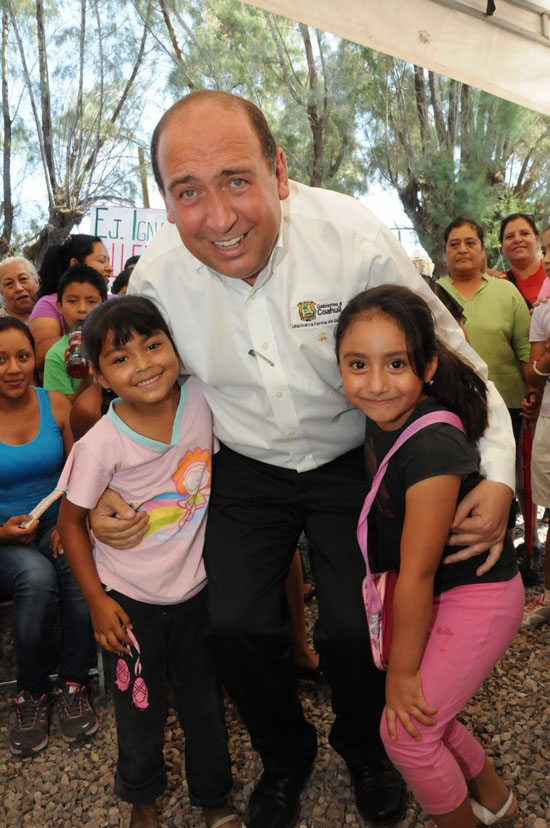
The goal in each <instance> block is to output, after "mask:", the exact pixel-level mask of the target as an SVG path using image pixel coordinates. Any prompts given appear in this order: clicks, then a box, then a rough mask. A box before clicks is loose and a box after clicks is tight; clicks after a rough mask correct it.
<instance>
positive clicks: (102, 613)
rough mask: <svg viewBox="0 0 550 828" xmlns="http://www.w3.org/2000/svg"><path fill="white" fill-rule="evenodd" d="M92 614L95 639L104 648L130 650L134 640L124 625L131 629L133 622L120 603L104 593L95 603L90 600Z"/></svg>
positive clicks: (115, 650) (115, 651) (111, 651)
mask: <svg viewBox="0 0 550 828" xmlns="http://www.w3.org/2000/svg"><path fill="white" fill-rule="evenodd" d="M90 614H91V616H92V626H93V628H94V636H95V640H96V641H97V643H98V644H100V645H101V646H102V647H103V649H104V650H107V651H108V652H109V653H120V652H125V653H129V652H130V645H131V643H132V641H131V639H130V638H129V637H128V635H127V634H126V631H125V629H124V627H128V629H131V628H132V622H131V621H130V616H129V615H127V614H126V613H125V612H124V610H123V609H122V607H121V606H120V604H117V602H116V601H115V600H113V598H110V597H109V596H108V595H106V594H103V595H102V597H101V598H99V599H97V600H96V601H94V602H93V603H91V602H90Z"/></svg>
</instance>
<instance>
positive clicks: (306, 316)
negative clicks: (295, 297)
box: [298, 302, 317, 322]
mask: <svg viewBox="0 0 550 828" xmlns="http://www.w3.org/2000/svg"><path fill="white" fill-rule="evenodd" d="M298 313H299V314H300V319H301V320H302V322H313V320H314V319H315V317H316V316H317V310H316V307H315V302H298Z"/></svg>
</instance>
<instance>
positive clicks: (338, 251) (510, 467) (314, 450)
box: [128, 182, 515, 489]
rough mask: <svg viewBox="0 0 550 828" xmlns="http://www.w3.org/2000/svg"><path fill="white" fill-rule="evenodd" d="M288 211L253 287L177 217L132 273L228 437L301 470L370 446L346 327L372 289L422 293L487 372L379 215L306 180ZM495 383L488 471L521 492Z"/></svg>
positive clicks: (134, 285)
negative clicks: (219, 263)
mask: <svg viewBox="0 0 550 828" xmlns="http://www.w3.org/2000/svg"><path fill="white" fill-rule="evenodd" d="M281 208H282V216H281V229H280V232H279V236H278V238H277V241H276V243H275V246H274V249H273V251H272V254H271V257H270V259H269V261H268V263H267V265H266V266H265V268H264V269H263V270H262V271H261V273H260V274H259V275H258V278H257V279H256V283H255V284H254V285H253V286H250V285H249V284H247V283H246V282H245V281H243V280H241V279H237V278H232V277H228V276H223V275H221V274H219V273H217V272H215V271H213V270H211V269H210V268H208V267H207V266H206V265H204V264H202V262H200V261H199V260H198V259H196V258H195V257H194V256H193V255H192V254H191V253H189V251H188V250H187V248H185V247H184V245H183V244H182V242H181V239H180V237H179V234H178V231H177V230H176V228H175V226H174V225H172V224H165V225H164V226H163V227H162V228H161V229H160V230H159V232H158V233H157V235H156V236H155V237H154V239H153V240H152V241H151V243H150V245H149V246H148V248H147V250H146V251H145V253H144V254H143V255H142V256H141V258H140V260H139V262H138V264H137V266H136V268H135V269H134V271H133V273H132V277H131V279H130V284H129V289H128V292H129V293H139V294H141V295H143V296H147V297H148V298H150V299H152V300H153V301H154V302H155V303H156V304H157V305H158V307H159V308H160V310H161V311H162V313H163V315H164V316H165V318H166V319H167V320H168V323H169V325H170V328H171V330H172V332H173V335H174V339H175V342H176V344H177V347H178V350H179V353H180V356H181V358H182V360H183V362H184V364H185V368H186V370H187V371H188V372H190V373H193V374H195V375H196V376H197V377H198V378H199V379H200V381H201V384H202V389H203V392H204V395H205V397H206V399H207V400H208V403H209V404H210V407H211V409H212V413H213V415H214V431H215V433H216V436H217V437H218V438H219V440H221V441H222V442H223V443H225V444H226V445H227V446H229V448H231V449H233V450H234V451H237V452H239V453H240V454H244V455H246V456H247V457H252V458H255V459H257V460H261V461H262V462H264V463H270V464H272V465H275V466H281V467H284V468H288V469H295V470H297V471H299V472H302V471H307V470H309V469H312V468H316V467H319V466H322V465H323V464H325V463H327V462H329V461H330V460H333V459H334V458H336V457H338V456H340V455H342V454H344V453H345V452H347V451H349V450H350V449H353V448H356V447H357V446H359V445H361V443H362V442H363V438H364V429H365V422H364V414H362V412H360V411H357V410H355V409H353V408H352V407H351V406H350V404H349V403H348V402H347V400H346V398H345V397H344V394H343V392H342V382H341V379H340V374H339V371H338V366H337V363H336V357H335V353H334V329H335V326H336V323H337V321H338V317H339V314H340V311H341V309H342V308H343V307H344V306H345V305H346V303H347V302H348V301H349V300H350V299H351V298H352V297H353V296H355V295H356V294H357V293H359V292H360V291H361V290H363V289H365V288H367V287H375V286H377V285H382V284H400V285H405V286H407V287H409V288H411V289H413V290H414V291H416V292H417V293H419V294H421V295H422V296H423V297H424V299H425V300H426V301H427V302H428V304H429V305H430V307H431V308H432V310H433V312H434V314H435V316H436V318H437V326H438V334H439V336H440V337H441V338H442V339H443V340H444V341H445V342H447V344H449V345H450V346H451V347H452V348H453V349H454V350H457V351H460V352H461V353H462V354H463V355H464V356H465V357H466V358H467V359H468V360H469V361H470V362H471V363H473V364H474V365H475V366H476V368H477V369H478V370H479V372H480V373H481V374H483V376H484V377H485V378H486V377H487V369H486V366H485V364H484V363H483V362H482V361H481V360H480V359H479V357H478V356H477V355H476V354H475V353H474V351H473V350H472V349H471V348H470V347H469V345H468V344H467V343H466V341H465V339H464V337H463V335H462V333H461V331H460V328H459V327H458V326H457V325H456V323H455V322H454V320H453V319H452V317H451V315H450V314H449V313H448V312H447V311H446V310H445V308H444V307H443V305H442V304H441V303H440V302H439V301H438V300H437V299H436V297H435V296H434V294H433V293H432V292H431V290H430V289H429V287H428V286H427V285H426V284H425V283H424V281H423V280H422V278H421V276H419V274H418V273H417V272H416V270H415V268H414V267H413V265H412V264H411V263H410V261H409V259H408V258H407V255H406V253H405V251H404V250H403V248H402V247H401V245H400V244H399V243H398V241H397V240H396V239H395V238H394V236H393V235H392V233H391V232H390V231H389V230H388V229H387V228H386V227H385V226H384V225H383V224H382V222H381V221H379V220H378V219H377V218H376V217H375V216H374V215H373V214H372V213H371V212H370V210H368V209H367V208H366V207H364V206H362V205H361V204H359V203H358V202H357V201H355V200H354V199H352V198H350V197H349V196H345V195H342V194H340V193H335V192H331V191H329V190H322V189H316V188H311V187H306V186H304V185H302V184H297V183H295V182H291V191H290V196H289V197H288V198H287V199H285V200H284V201H282V202H281ZM489 388H490V392H489V411H490V424H489V427H488V428H487V430H486V433H485V435H484V437H483V438H482V440H481V441H480V450H481V458H482V468H483V472H484V473H485V474H486V476H487V477H488V478H489V479H491V480H497V481H500V482H503V483H506V484H507V485H508V486H510V487H511V488H512V489H513V488H514V485H515V482H514V481H515V469H514V466H515V448H514V439H513V435H512V430H511V425H510V420H509V416H508V412H507V410H506V407H505V405H504V403H503V402H502V399H501V398H500V396H499V394H498V392H497V391H496V390H495V389H494V387H493V386H492V384H491V383H489Z"/></svg>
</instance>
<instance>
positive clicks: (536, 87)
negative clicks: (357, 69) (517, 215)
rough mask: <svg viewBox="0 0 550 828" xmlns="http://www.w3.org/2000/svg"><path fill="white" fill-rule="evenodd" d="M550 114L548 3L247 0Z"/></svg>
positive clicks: (511, 0) (538, 0)
mask: <svg viewBox="0 0 550 828" xmlns="http://www.w3.org/2000/svg"><path fill="white" fill-rule="evenodd" d="M249 5H254V6H257V7H259V8H262V9H266V10H268V11H272V12H275V13H276V14H281V15H283V16H285V17H289V18H292V19H293V20H298V21H300V22H302V23H307V24H309V25H311V26H315V27H316V28H318V29H323V30H324V31H327V32H332V33H333V34H336V35H339V36H340V37H343V38H346V39H347V40H352V41H354V42H356V43H362V44H364V45H365V46H368V47H369V48H371V49H375V50H377V51H380V52H385V53H386V54H389V55H393V56H394V57H398V58H402V59H404V60H407V61H410V62H411V63H416V64H418V65H419V66H424V67H426V68H427V69H431V70H433V71H434V72H439V73H440V74H442V75H447V76H449V77H452V78H455V79H456V80H459V81H462V82H463V83H467V84H469V85H470V86H476V87H479V88H480V89H484V90H486V91H487V92H491V93H492V94H493V95H498V96H500V97H501V98H506V99H508V100H510V101H514V102H515V103H518V104H521V105H522V106H526V107H529V108H531V109H535V110H537V111H539V112H542V113H544V114H546V115H550V0H536V2H531V0H494V6H495V11H494V14H493V15H492V16H486V15H485V12H486V10H487V7H488V5H489V4H488V2H487V0H254V2H250V3H249Z"/></svg>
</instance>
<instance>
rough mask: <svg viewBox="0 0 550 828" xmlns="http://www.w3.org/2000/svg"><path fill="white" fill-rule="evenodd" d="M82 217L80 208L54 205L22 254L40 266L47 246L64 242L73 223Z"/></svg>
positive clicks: (82, 213)
mask: <svg viewBox="0 0 550 828" xmlns="http://www.w3.org/2000/svg"><path fill="white" fill-rule="evenodd" d="M83 217H84V212H83V211H82V210H80V209H69V208H68V207H63V206H61V207H55V208H54V210H53V211H52V212H51V213H50V218H49V221H48V224H47V225H46V226H45V227H43V228H42V230H40V232H39V233H38V236H36V238H35V239H34V241H32V242H31V243H30V244H28V245H27V246H26V247H25V248H24V250H23V255H24V256H25V257H26V258H27V259H30V261H31V262H34V264H35V266H36V267H37V268H38V267H40V264H41V262H42V259H43V258H44V254H45V252H46V250H47V249H48V247H50V246H51V245H52V244H61V243H62V242H64V241H65V239H66V238H67V236H68V235H69V233H70V232H71V229H72V228H73V227H74V225H75V224H77V222H79V221H81V219H82V218H83Z"/></svg>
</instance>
